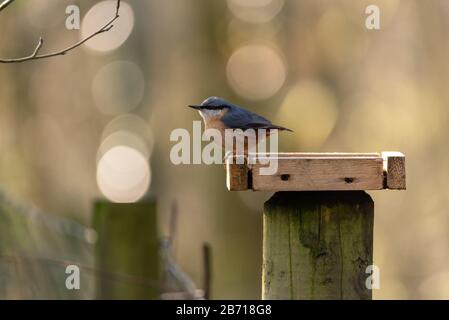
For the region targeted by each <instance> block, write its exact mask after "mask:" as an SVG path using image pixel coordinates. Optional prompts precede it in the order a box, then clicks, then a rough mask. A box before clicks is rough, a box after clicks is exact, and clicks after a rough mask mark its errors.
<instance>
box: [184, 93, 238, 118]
mask: <svg viewBox="0 0 449 320" xmlns="http://www.w3.org/2000/svg"><path fill="white" fill-rule="evenodd" d="M189 107H190V108H193V109H195V110H198V112H199V113H200V115H201V117H202V118H203V119H204V121H206V122H207V121H210V120H214V119H221V118H222V117H223V116H224V115H225V113H226V112H228V111H229V110H230V109H232V104H231V103H229V102H227V101H226V100H224V99H222V98H218V97H209V98H207V99H206V100H204V101H203V102H202V103H201V104H200V105H189Z"/></svg>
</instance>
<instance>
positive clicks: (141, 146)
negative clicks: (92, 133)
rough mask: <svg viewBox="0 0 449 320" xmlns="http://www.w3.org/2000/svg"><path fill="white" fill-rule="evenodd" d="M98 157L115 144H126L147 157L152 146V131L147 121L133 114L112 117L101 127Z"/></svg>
mask: <svg viewBox="0 0 449 320" xmlns="http://www.w3.org/2000/svg"><path fill="white" fill-rule="evenodd" d="M101 141H102V143H101V145H100V148H99V152H98V158H97V159H99V158H101V156H102V155H103V154H104V152H106V151H107V150H109V148H111V147H113V146H115V145H127V146H132V147H133V148H135V149H137V150H139V152H141V153H142V154H143V155H144V156H145V157H146V158H149V157H150V155H151V151H152V150H153V146H154V137H153V132H152V131H151V128H150V126H149V125H148V123H147V122H146V121H145V120H144V119H142V118H141V117H139V116H137V115H135V114H123V115H120V116H117V117H115V118H114V119H112V120H111V121H110V122H109V123H108V124H107V125H106V127H105V128H104V129H103V133H102V135H101Z"/></svg>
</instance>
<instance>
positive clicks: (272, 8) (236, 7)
mask: <svg viewBox="0 0 449 320" xmlns="http://www.w3.org/2000/svg"><path fill="white" fill-rule="evenodd" d="M227 3H228V8H229V10H230V11H231V12H232V14H233V15H234V16H236V17H237V18H239V19H241V20H243V21H246V22H251V23H265V22H268V21H270V20H271V19H273V18H274V17H275V16H276V15H277V14H278V13H279V12H280V11H281V9H282V7H283V6H284V0H228V1H227Z"/></svg>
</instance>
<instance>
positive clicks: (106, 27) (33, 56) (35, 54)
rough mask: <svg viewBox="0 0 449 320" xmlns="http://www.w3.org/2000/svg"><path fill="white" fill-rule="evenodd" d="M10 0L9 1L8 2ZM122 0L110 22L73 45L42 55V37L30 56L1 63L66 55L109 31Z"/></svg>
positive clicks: (0, 60) (118, 15) (117, 14)
mask: <svg viewBox="0 0 449 320" xmlns="http://www.w3.org/2000/svg"><path fill="white" fill-rule="evenodd" d="M8 1H9V2H8ZM12 1H14V0H6V1H5V2H8V3H6V4H5V2H3V3H2V4H1V5H0V8H1V9H0V10H2V9H3V8H4V7H3V6H5V7H6V6H7V5H8V4H10V3H11V2H12ZM119 13H120V0H117V6H116V9H115V16H114V17H113V18H111V20H109V21H108V23H106V24H105V25H104V26H103V27H101V28H100V29H98V30H97V31H95V32H94V33H92V34H90V35H89V36H87V37H85V38H84V39H81V40H80V41H78V42H76V43H74V44H73V45H71V46H69V47H67V48H65V49H62V50H58V51H54V52H50V53H46V54H42V55H38V53H39V50H40V49H41V47H42V44H43V41H44V40H43V39H42V38H40V39H39V42H38V44H37V46H36V47H35V49H34V51H33V53H32V54H30V55H29V56H26V57H22V58H12V59H0V63H21V62H25V61H30V60H38V59H45V58H50V57H55V56H63V55H65V54H66V53H67V52H69V51H71V50H73V49H75V48H77V47H79V46H81V45H82V44H83V43H85V42H87V41H89V40H90V39H92V38H94V37H96V36H98V35H99V34H102V33H104V32H108V31H109V30H111V29H112V28H113V27H114V25H113V23H114V21H115V20H117V19H118V18H119V17H120V14H119Z"/></svg>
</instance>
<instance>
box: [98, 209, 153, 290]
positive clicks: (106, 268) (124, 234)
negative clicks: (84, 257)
mask: <svg viewBox="0 0 449 320" xmlns="http://www.w3.org/2000/svg"><path fill="white" fill-rule="evenodd" d="M94 228H95V230H96V231H97V233H98V240H97V244H96V253H95V259H96V262H95V264H96V270H97V298H99V299H158V298H159V294H160V292H159V291H160V290H159V286H160V284H159V239H158V234H157V223H156V203H155V201H145V202H138V203H111V202H108V201H97V202H96V203H95V208H94Z"/></svg>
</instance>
